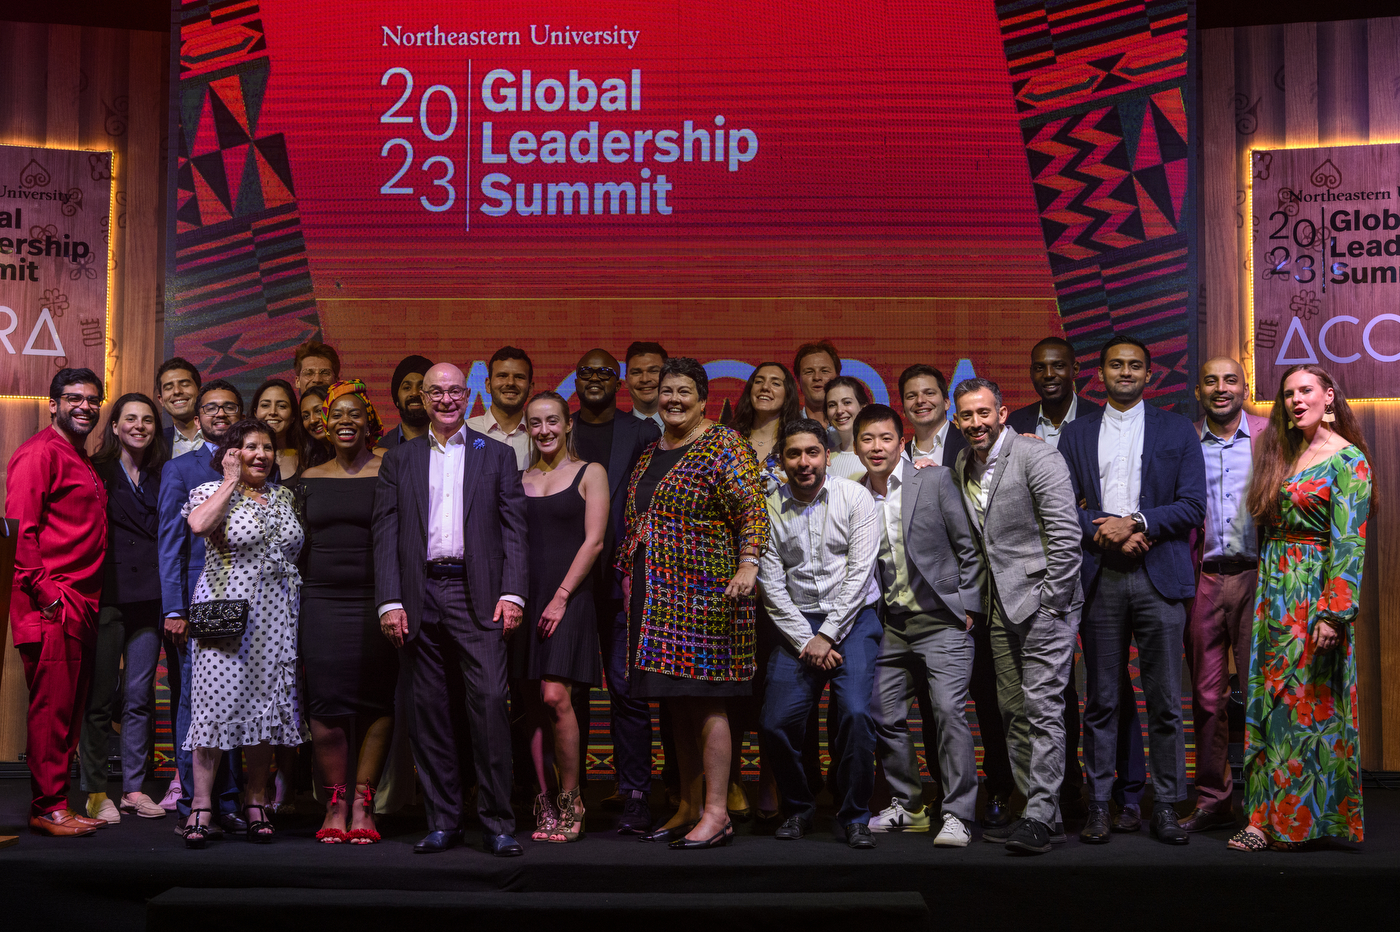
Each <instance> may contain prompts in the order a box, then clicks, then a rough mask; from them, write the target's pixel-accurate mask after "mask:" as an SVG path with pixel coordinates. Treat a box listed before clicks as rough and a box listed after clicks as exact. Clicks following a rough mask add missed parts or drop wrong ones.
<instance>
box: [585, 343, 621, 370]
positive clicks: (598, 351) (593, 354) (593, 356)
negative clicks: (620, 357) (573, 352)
mask: <svg viewBox="0 0 1400 932" xmlns="http://www.w3.org/2000/svg"><path fill="white" fill-rule="evenodd" d="M578 364H579V365H580V366H611V367H612V369H613V371H615V372H620V371H621V367H620V366H618V364H617V360H616V359H615V358H614V357H613V354H612V353H609V352H608V351H607V350H605V349H602V348H600V347H596V346H595V347H594V348H593V349H591V350H589V351H588V352H586V353H584V354H583V355H582V356H580V357H579V361H578Z"/></svg>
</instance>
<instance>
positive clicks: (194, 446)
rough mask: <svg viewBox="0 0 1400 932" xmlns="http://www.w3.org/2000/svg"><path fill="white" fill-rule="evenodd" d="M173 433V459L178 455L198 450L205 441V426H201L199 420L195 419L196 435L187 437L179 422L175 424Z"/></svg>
mask: <svg viewBox="0 0 1400 932" xmlns="http://www.w3.org/2000/svg"><path fill="white" fill-rule="evenodd" d="M173 434H174V435H173V436H172V437H171V438H170V458H171V459H174V458H175V457H177V456H183V455H184V454H186V453H189V452H190V451H192V450H198V449H199V448H200V446H201V445H202V444H203V443H204V428H202V427H200V426H199V422H198V421H195V428H194V436H192V437H186V436H185V435H184V434H182V433H180V427H179V425H178V424H177V425H176V426H175V430H174V432H173Z"/></svg>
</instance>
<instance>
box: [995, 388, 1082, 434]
mask: <svg viewBox="0 0 1400 932" xmlns="http://www.w3.org/2000/svg"><path fill="white" fill-rule="evenodd" d="M1102 410H1103V405H1101V404H1095V403H1094V402H1092V401H1090V400H1089V399H1088V398H1085V397H1084V396H1083V395H1080V396H1079V406H1078V408H1077V409H1076V410H1075V412H1074V419H1075V420H1076V421H1077V420H1079V419H1080V418H1081V417H1088V416H1089V415H1090V414H1092V413H1093V412H1095V411H1102ZM1039 421H1040V402H1038V401H1033V402H1031V403H1030V404H1028V405H1026V406H1025V407H1024V408H1017V409H1016V410H1015V411H1012V412H1011V414H1009V415H1008V416H1007V418H1006V426H1007V427H1010V428H1011V429H1012V430H1014V431H1015V432H1016V433H1018V434H1033V433H1035V428H1036V425H1037V423H1039ZM1070 423H1071V424H1073V423H1074V421H1070ZM1060 426H1061V428H1063V427H1064V425H1063V424H1062V425H1060Z"/></svg>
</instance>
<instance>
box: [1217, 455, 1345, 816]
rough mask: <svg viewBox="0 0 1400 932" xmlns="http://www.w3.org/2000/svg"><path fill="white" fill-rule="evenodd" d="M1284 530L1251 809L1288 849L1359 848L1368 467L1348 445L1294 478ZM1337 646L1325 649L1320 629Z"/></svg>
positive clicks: (1269, 608)
mask: <svg viewBox="0 0 1400 932" xmlns="http://www.w3.org/2000/svg"><path fill="white" fill-rule="evenodd" d="M1280 494H1281V495H1282V497H1283V500H1282V520H1281V521H1280V523H1279V525H1278V526H1272V527H1267V528H1265V529H1264V536H1265V543H1264V549H1263V552H1262V553H1261V554H1260V558H1259V594H1258V602H1257V604H1256V607H1255V612H1254V638H1253V646H1252V650H1251V654H1250V674H1249V697H1248V700H1247V705H1246V707H1245V718H1246V723H1245V729H1246V734H1245V741H1246V744H1245V762H1244V774H1245V791H1244V803H1245V811H1246V812H1248V813H1249V821H1250V824H1251V825H1253V826H1255V827H1256V828H1258V829H1260V830H1262V831H1264V832H1265V833H1266V834H1268V835H1271V836H1272V837H1274V838H1277V839H1280V840H1283V841H1297V842H1300V841H1308V840H1310V839H1313V838H1321V837H1324V836H1336V837H1346V838H1350V839H1351V840H1352V841H1361V839H1362V825H1361V757H1360V748H1361V740H1360V734H1359V732H1358V730H1357V721H1356V716H1357V709H1356V658H1355V656H1354V655H1353V653H1352V651H1353V639H1352V637H1351V630H1350V625H1351V623H1352V622H1353V621H1355V620H1356V612H1357V598H1358V596H1359V592H1360V589H1361V565H1362V562H1363V561H1364V558H1365V555H1366V516H1367V514H1368V512H1369V511H1370V505H1371V468H1370V464H1369V463H1367V462H1366V458H1365V457H1364V456H1363V455H1362V454H1361V451H1360V450H1358V449H1357V448H1356V447H1354V446H1349V447H1346V448H1345V449H1343V450H1340V451H1338V452H1337V453H1335V454H1333V455H1332V456H1331V457H1330V458H1329V459H1327V460H1324V461H1323V462H1321V463H1317V464H1315V465H1313V466H1309V467H1308V468H1307V469H1304V470H1303V471H1302V472H1299V473H1298V474H1296V475H1294V476H1292V477H1290V478H1289V479H1288V480H1287V481H1286V482H1285V483H1284V485H1283V488H1282V490H1281V493H1280ZM1324 618H1326V619H1332V620H1335V621H1337V622H1340V623H1341V624H1342V632H1343V633H1342V642H1341V643H1340V644H1339V645H1338V646H1336V647H1334V648H1332V649H1331V650H1326V651H1319V650H1317V647H1316V643H1315V642H1314V641H1313V640H1312V638H1311V634H1312V632H1314V631H1315V630H1316V628H1317V625H1318V624H1319V623H1320V622H1321V621H1322V619H1324Z"/></svg>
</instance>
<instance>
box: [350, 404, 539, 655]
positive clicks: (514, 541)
mask: <svg viewBox="0 0 1400 932" xmlns="http://www.w3.org/2000/svg"><path fill="white" fill-rule="evenodd" d="M463 430H465V431H466V451H465V455H466V463H465V465H464V468H463V470H462V520H463V524H464V527H463V534H462V545H463V559H464V561H465V563H466V583H467V593H468V598H469V599H470V600H471V608H472V610H473V614H474V615H475V616H476V618H475V621H476V623H477V625H479V626H481V627H483V628H499V627H500V624H499V623H498V622H493V621H492V616H493V615H494V614H495V612H496V603H497V602H498V601H499V600H500V597H501V596H502V595H507V594H509V595H518V596H520V597H521V598H522V599H524V598H525V597H526V596H528V595H529V593H530V569H529V560H530V541H529V533H528V529H527V528H526V517H525V489H524V486H522V485H521V483H520V470H519V469H518V468H517V467H516V465H515V450H514V449H512V448H511V447H510V446H508V445H507V444H504V443H499V442H497V441H495V440H492V439H491V438H489V437H487V436H485V435H484V434H479V433H477V432H476V431H474V430H472V429H471V428H470V427H465V428H463ZM430 453H431V449H430V446H429V441H428V436H427V435H424V436H422V437H415V438H413V439H412V440H410V441H408V442H407V443H401V444H399V445H398V446H396V447H393V448H391V449H390V450H389V451H388V452H386V453H385V454H384V458H383V459H382V460H381V461H380V464H379V486H378V488H377V489H376V490H375V493H374V594H375V604H376V605H383V604H384V603H386V602H402V603H403V607H404V611H406V612H407V613H408V639H410V640H411V639H413V638H415V637H417V636H418V628H419V624H420V623H421V621H422V617H423V592H424V590H425V588H426V587H427V577H428V574H427V568H426V565H425V564H426V562H427V554H428V457H429V454H430Z"/></svg>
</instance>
